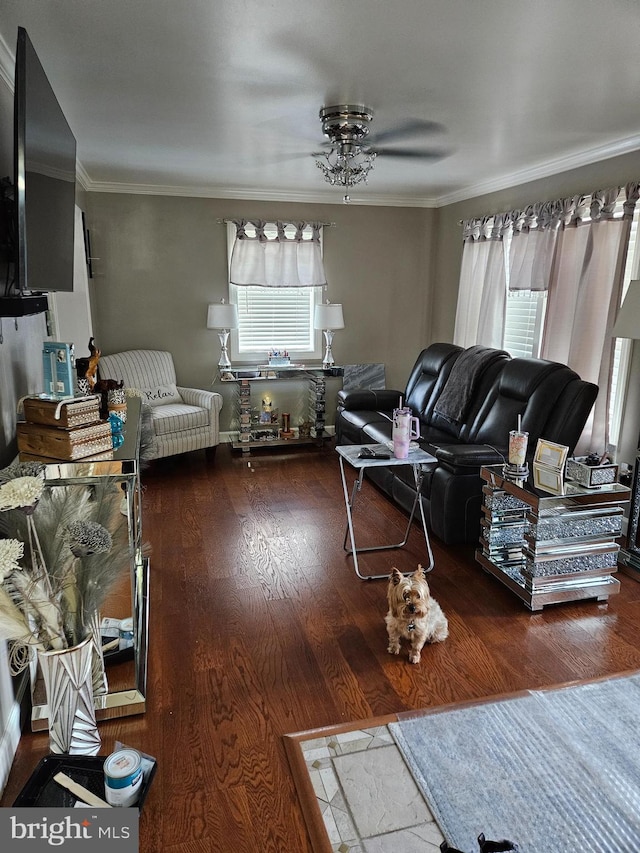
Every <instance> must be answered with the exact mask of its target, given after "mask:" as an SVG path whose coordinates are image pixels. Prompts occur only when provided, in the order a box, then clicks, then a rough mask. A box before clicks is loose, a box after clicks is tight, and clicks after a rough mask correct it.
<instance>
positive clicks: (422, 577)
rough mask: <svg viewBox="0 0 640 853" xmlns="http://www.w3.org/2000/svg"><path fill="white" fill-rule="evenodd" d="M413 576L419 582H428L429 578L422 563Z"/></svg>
mask: <svg viewBox="0 0 640 853" xmlns="http://www.w3.org/2000/svg"><path fill="white" fill-rule="evenodd" d="M413 576H414V578H415V579H416V580H419V581H423V580H426V577H427V576H426V575H425V573H424V569H423V568H422V565H421V564H420V563H418V568H417V569H416V570H415V572H414V573H413Z"/></svg>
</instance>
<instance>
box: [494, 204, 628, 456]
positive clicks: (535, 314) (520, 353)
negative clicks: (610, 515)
mask: <svg viewBox="0 0 640 853" xmlns="http://www.w3.org/2000/svg"><path fill="white" fill-rule="evenodd" d="M616 215H617V216H619V215H622V200H621V199H620V200H619V201H618V203H617V206H616ZM639 218H640V205H636V209H635V212H634V216H633V223H632V225H631V233H630V236H629V248H628V251H627V259H626V265H625V274H624V282H623V299H624V295H625V294H626V291H627V288H628V286H629V282H630V281H631V279H633V278H637V277H638V275H639V268H640V251H638V243H639V241H638V220H639ZM510 243H511V235H507V236H506V237H505V264H506V280H507V287H508V286H509V263H508V258H509V248H510ZM546 306H547V294H546V292H541V293H534V292H532V291H522V292H520V293H514V292H512V291H507V302H506V312H505V325H504V342H503V347H504V349H505V350H507V352H508V353H509V354H510V355H511V356H512V357H514V358H523V357H524V358H528V357H531V356H533V357H538V356H539V354H540V346H541V342H542V332H543V329H544V318H545V313H546ZM630 356H631V341H629V340H626V339H617V340H616V345H615V353H614V359H613V366H612V377H611V403H610V408H609V436H610V442H611V445H612V446H613V447H615V446H616V445H617V443H618V439H619V436H620V427H621V422H622V407H623V402H624V398H625V395H626V390H627V383H628V378H629V377H628V374H629V359H630Z"/></svg>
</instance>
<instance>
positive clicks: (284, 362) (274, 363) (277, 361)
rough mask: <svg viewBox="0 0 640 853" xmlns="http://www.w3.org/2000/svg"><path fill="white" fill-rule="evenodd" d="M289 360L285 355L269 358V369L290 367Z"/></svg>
mask: <svg viewBox="0 0 640 853" xmlns="http://www.w3.org/2000/svg"><path fill="white" fill-rule="evenodd" d="M290 365H291V359H290V358H289V356H286V355H275V356H269V367H290Z"/></svg>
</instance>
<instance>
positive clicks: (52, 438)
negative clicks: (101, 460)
mask: <svg viewBox="0 0 640 853" xmlns="http://www.w3.org/2000/svg"><path fill="white" fill-rule="evenodd" d="M17 437H18V450H19V451H21V452H23V453H29V454H32V455H35V456H43V457H45V458H47V459H63V460H66V461H73V460H75V459H83V458H84V457H85V456H93V455H94V454H96V453H102V452H104V451H106V450H111V449H112V447H113V444H112V441H111V424H109V423H108V422H107V423H105V422H103V421H100V422H98V423H96V424H91V425H89V426H82V427H77V428H76V429H58V428H57V427H49V426H44V425H43V424H31V423H24V424H23V423H20V424H18V427H17Z"/></svg>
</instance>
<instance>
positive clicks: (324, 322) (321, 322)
mask: <svg viewBox="0 0 640 853" xmlns="http://www.w3.org/2000/svg"><path fill="white" fill-rule="evenodd" d="M313 328H314V329H344V317H343V316H342V304H341V303H340V302H326V303H325V304H324V305H316V311H315V314H314V316H313Z"/></svg>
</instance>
